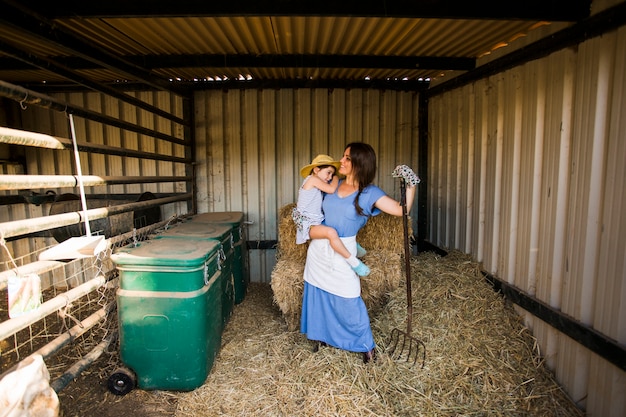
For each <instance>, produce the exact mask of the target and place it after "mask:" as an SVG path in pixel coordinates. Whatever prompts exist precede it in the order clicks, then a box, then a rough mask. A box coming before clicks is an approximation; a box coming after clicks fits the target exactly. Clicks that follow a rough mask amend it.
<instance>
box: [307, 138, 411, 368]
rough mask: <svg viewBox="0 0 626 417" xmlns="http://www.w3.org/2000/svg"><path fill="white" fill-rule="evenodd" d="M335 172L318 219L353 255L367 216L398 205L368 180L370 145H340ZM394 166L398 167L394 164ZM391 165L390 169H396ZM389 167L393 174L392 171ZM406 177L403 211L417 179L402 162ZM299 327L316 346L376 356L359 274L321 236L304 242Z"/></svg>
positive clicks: (372, 165)
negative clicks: (335, 180)
mask: <svg viewBox="0 0 626 417" xmlns="http://www.w3.org/2000/svg"><path fill="white" fill-rule="evenodd" d="M340 162H341V166H340V168H339V174H341V175H343V176H345V179H344V180H341V181H340V182H339V186H338V187H337V190H335V192H334V193H333V194H327V195H326V197H324V202H323V208H324V214H325V219H324V224H325V225H327V226H330V227H333V228H335V229H336V230H337V232H338V233H339V237H341V240H342V241H343V243H344V245H345V246H346V248H348V250H349V251H350V253H352V254H356V251H357V245H356V235H357V233H358V231H359V230H360V229H361V227H363V226H364V225H365V223H366V222H367V219H368V218H369V216H376V215H378V214H379V213H380V212H381V211H383V212H385V213H389V214H391V215H394V216H402V206H401V205H400V203H399V202H398V201H396V200H394V199H393V198H391V197H389V196H387V195H386V194H385V192H384V191H383V190H381V189H380V188H378V187H377V186H375V185H373V184H372V181H373V180H374V177H375V175H376V154H375V152H374V149H373V148H372V147H371V146H370V145H368V144H366V143H362V142H353V143H350V144H348V145H347V146H346V148H345V150H344V153H343V157H342V158H341V161H340ZM398 168H400V167H398ZM398 168H397V169H396V171H398V172H400V171H399V170H398ZM396 171H394V174H395V172H396ZM401 172H402V174H401V175H402V176H405V177H410V178H409V180H407V185H408V186H407V192H406V194H407V210H410V209H411V206H412V205H413V199H414V197H415V186H414V184H416V183H417V182H419V179H418V178H417V176H416V175H415V174H414V173H413V171H411V170H410V169H409V168H408V167H405V166H403V168H402V170H401ZM300 331H301V332H302V333H304V334H306V335H307V338H309V339H311V340H314V341H317V342H318V343H320V344H322V345H330V346H334V347H337V348H340V349H344V350H348V351H351V352H362V353H363V362H365V363H368V362H370V361H371V360H374V359H375V358H376V356H375V354H376V351H375V347H376V345H375V343H374V337H373V335H372V329H371V327H370V321H369V316H368V314H367V309H366V307H365V303H364V302H363V299H362V298H361V282H360V279H359V277H358V276H357V275H356V274H355V272H354V271H353V270H352V269H351V268H350V266H349V265H348V264H347V263H346V262H345V260H344V258H342V257H341V256H339V255H338V254H337V253H336V252H335V251H333V250H332V248H331V247H330V245H329V242H328V240H326V239H313V240H311V243H310V244H309V249H308V252H307V260H306V265H305V268H304V293H303V299H302V318H301V322H300Z"/></svg>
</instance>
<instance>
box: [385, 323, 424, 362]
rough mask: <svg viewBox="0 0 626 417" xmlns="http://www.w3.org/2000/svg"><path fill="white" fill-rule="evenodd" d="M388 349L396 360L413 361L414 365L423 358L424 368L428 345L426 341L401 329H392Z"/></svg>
mask: <svg viewBox="0 0 626 417" xmlns="http://www.w3.org/2000/svg"><path fill="white" fill-rule="evenodd" d="M387 351H388V352H389V355H391V357H392V358H393V359H394V360H398V361H400V360H404V361H405V362H413V364H412V366H415V365H416V364H417V361H418V359H421V362H422V365H421V366H420V368H423V367H424V364H425V363H426V345H425V344H424V342H422V341H421V340H419V339H417V338H415V337H413V336H411V334H410V333H407V332H403V331H402V330H400V329H392V330H391V337H390V340H389V345H388V346H387Z"/></svg>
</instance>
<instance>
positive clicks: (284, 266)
mask: <svg viewBox="0 0 626 417" xmlns="http://www.w3.org/2000/svg"><path fill="white" fill-rule="evenodd" d="M295 206H296V205H295V204H288V205H286V206H284V207H282V208H281V209H280V211H279V214H278V218H279V222H278V248H277V262H276V265H275V266H274V270H273V271H272V290H273V293H274V302H275V303H276V304H277V305H278V307H279V308H280V311H282V313H283V316H284V318H285V321H286V322H287V326H288V328H289V330H295V329H297V328H298V327H299V324H300V310H301V307H302V291H303V287H304V282H303V278H302V275H303V273H304V264H305V261H306V252H307V248H308V243H306V244H302V245H297V244H296V226H295V224H294V222H293V220H292V218H291V212H292V210H293V208H294V207H295ZM409 233H411V231H410V230H409ZM403 236H404V232H403V227H402V218H401V217H396V216H391V215H388V214H385V213H382V214H380V215H378V216H374V217H371V218H370V219H369V220H368V222H367V224H366V225H365V227H364V228H363V229H361V231H360V232H359V234H358V235H357V241H358V242H359V243H360V244H361V246H363V247H364V248H365V249H366V250H367V255H365V256H364V257H363V262H365V264H367V266H369V267H370V270H371V272H370V274H369V275H368V276H367V277H364V278H362V279H361V296H362V297H363V300H364V301H365V305H366V306H367V308H368V310H369V311H370V314H374V315H375V314H376V312H377V311H378V310H379V309H380V308H381V307H382V306H383V305H384V304H385V303H386V301H387V295H388V294H389V292H391V291H393V290H395V289H396V288H398V286H399V285H400V283H401V282H404V278H403V271H402V263H403V261H402V259H403V256H404V247H403V245H404V237H403Z"/></svg>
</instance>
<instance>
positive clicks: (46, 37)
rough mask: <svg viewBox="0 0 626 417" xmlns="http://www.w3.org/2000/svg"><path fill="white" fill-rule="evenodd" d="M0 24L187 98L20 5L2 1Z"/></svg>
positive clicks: (147, 72) (145, 71) (144, 71)
mask: <svg viewBox="0 0 626 417" xmlns="http://www.w3.org/2000/svg"><path fill="white" fill-rule="evenodd" d="M0 24H1V25H5V26H7V27H11V28H14V29H16V30H18V31H22V32H25V33H28V34H29V35H31V36H34V37H35V38H38V39H41V42H42V43H52V44H54V45H56V46H57V47H59V48H62V49H63V50H65V51H67V52H68V53H69V54H72V55H76V56H79V57H81V58H83V59H85V60H87V61H90V62H93V63H94V64H96V65H98V66H100V67H104V68H107V69H109V70H111V71H115V72H117V73H121V74H124V75H125V76H127V77H128V78H130V79H134V80H137V81H140V82H143V83H145V84H147V85H148V86H151V87H153V88H156V89H157V90H166V91H171V92H173V93H175V94H179V95H181V96H183V97H186V96H187V91H182V90H181V89H180V88H177V87H176V86H174V85H172V83H171V82H170V81H169V80H167V79H164V78H160V77H156V76H154V75H153V74H151V73H150V71H149V70H147V69H145V68H141V67H140V66H138V65H136V64H133V63H131V62H128V61H127V60H125V59H123V58H121V57H119V56H116V55H115V54H113V53H112V52H109V51H106V50H104V49H101V48H98V47H95V46H94V45H92V44H88V43H86V42H85V41H83V40H82V39H79V38H77V37H75V36H74V35H72V34H70V33H67V32H65V31H63V30H61V29H59V28H58V26H57V25H55V24H54V23H53V22H50V21H49V20H48V19H46V18H43V17H42V16H40V15H38V14H37V13H35V12H33V11H32V10H29V9H26V8H24V7H23V5H22V4H18V3H16V2H14V1H11V0H5V1H3V2H2V3H0Z"/></svg>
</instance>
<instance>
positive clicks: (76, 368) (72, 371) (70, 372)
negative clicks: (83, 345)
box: [50, 331, 117, 392]
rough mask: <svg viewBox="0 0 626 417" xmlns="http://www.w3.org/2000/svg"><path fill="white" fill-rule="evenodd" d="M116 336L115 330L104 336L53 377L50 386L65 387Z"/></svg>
mask: <svg viewBox="0 0 626 417" xmlns="http://www.w3.org/2000/svg"><path fill="white" fill-rule="evenodd" d="M116 338H117V331H115V332H114V333H111V334H110V335H109V336H107V337H106V338H104V340H102V342H100V343H98V345H97V346H96V347H95V348H93V349H92V350H91V351H90V352H89V353H88V354H86V355H85V356H84V357H83V358H82V359H81V360H79V361H77V362H75V363H74V364H73V365H72V366H70V367H69V368H68V369H67V371H65V373H63V375H61V376H60V377H59V378H57V379H55V380H54V381H53V382H52V383H51V384H50V387H51V388H52V389H53V390H54V391H56V392H60V391H61V390H62V389H63V388H65V387H66V386H67V385H68V384H69V383H70V382H72V380H73V379H74V378H76V377H77V376H78V375H80V373H81V372H82V371H84V370H85V369H87V368H88V367H89V365H91V364H92V363H94V362H95V361H96V360H97V359H98V358H99V357H100V356H101V355H102V353H103V352H104V350H105V349H106V348H108V347H109V345H110V344H111V342H112V341H113V340H115V339H116Z"/></svg>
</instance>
